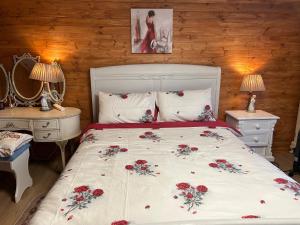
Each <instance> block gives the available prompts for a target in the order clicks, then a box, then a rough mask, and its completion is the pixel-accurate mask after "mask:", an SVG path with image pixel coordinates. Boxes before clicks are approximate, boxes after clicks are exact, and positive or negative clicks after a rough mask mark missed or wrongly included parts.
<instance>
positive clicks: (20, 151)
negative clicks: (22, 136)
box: [0, 143, 30, 161]
mask: <svg viewBox="0 0 300 225" xmlns="http://www.w3.org/2000/svg"><path fill="white" fill-rule="evenodd" d="M29 146H30V144H29V143H27V144H24V145H22V146H21V147H19V148H18V149H16V150H15V151H14V153H13V154H12V155H11V156H8V157H0V161H14V160H15V159H16V158H17V157H18V156H20V155H21V154H22V153H23V152H24V151H26V150H27V149H28V148H29Z"/></svg>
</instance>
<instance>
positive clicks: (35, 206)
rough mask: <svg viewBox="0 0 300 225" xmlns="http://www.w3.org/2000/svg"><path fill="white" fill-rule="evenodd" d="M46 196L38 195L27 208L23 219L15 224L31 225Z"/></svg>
mask: <svg viewBox="0 0 300 225" xmlns="http://www.w3.org/2000/svg"><path fill="white" fill-rule="evenodd" d="M45 196H46V194H39V195H37V196H36V197H35V198H34V199H33V200H32V201H31V202H30V203H29V204H28V205H27V207H26V209H25V211H24V212H23V215H22V216H21V218H19V219H18V221H17V222H16V223H15V225H29V222H30V220H31V218H32V217H33V215H34V213H35V212H36V210H37V209H38V207H39V205H40V203H41V202H42V200H43V199H44V197H45Z"/></svg>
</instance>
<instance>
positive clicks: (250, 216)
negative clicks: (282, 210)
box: [241, 215, 260, 219]
mask: <svg viewBox="0 0 300 225" xmlns="http://www.w3.org/2000/svg"><path fill="white" fill-rule="evenodd" d="M241 218H242V219H258V218H260V216H256V215H246V216H242V217H241Z"/></svg>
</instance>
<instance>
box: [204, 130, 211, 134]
mask: <svg viewBox="0 0 300 225" xmlns="http://www.w3.org/2000/svg"><path fill="white" fill-rule="evenodd" d="M203 133H204V134H210V133H211V131H209V130H205V131H203Z"/></svg>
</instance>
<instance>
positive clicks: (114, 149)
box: [99, 145, 128, 158]
mask: <svg viewBox="0 0 300 225" xmlns="http://www.w3.org/2000/svg"><path fill="white" fill-rule="evenodd" d="M127 151H128V149H127V148H121V147H120V146H119V145H111V146H109V147H108V148H106V150H105V152H104V153H102V151H99V153H101V154H102V155H101V156H100V157H101V158H109V157H112V156H114V155H116V154H118V153H119V152H127Z"/></svg>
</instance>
